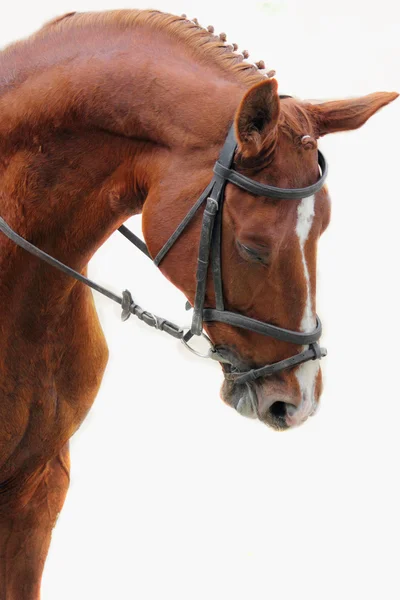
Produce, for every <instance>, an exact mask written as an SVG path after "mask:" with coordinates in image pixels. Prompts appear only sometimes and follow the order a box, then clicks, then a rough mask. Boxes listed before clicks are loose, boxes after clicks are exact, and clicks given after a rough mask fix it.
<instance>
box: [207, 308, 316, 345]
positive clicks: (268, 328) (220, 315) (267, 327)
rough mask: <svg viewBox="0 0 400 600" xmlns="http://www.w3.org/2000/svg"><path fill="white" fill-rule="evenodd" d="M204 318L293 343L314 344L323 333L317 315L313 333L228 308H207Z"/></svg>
mask: <svg viewBox="0 0 400 600" xmlns="http://www.w3.org/2000/svg"><path fill="white" fill-rule="evenodd" d="M203 319H204V321H206V322H212V321H217V322H219V323H226V324H227V325H232V326H233V327H240V328H242V329H247V330H248V331H254V333H261V334H262V335H267V336H269V337H272V338H274V339H275V340H279V341H281V342H289V343H291V344H297V345H299V346H305V345H307V344H312V343H314V342H316V341H317V340H319V338H320V337H321V335H322V325H321V321H320V320H319V318H318V316H317V323H316V326H315V329H314V331H312V332H311V333H303V332H300V331H292V330H291V329H284V328H283V327H277V326H275V325H271V324H270V323H264V322H263V321H258V320H257V319H252V318H251V317H246V316H245V315H241V314H240V313H233V312H229V311H227V310H223V311H220V310H216V309H215V308H205V309H204V314H203Z"/></svg>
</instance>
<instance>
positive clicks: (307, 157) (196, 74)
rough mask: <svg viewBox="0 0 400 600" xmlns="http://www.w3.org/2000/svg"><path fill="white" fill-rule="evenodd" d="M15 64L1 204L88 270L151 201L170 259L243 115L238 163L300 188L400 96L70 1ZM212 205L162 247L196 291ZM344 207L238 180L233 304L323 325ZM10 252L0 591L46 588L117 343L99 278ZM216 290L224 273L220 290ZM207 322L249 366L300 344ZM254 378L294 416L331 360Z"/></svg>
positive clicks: (0, 137) (6, 82)
mask: <svg viewBox="0 0 400 600" xmlns="http://www.w3.org/2000/svg"><path fill="white" fill-rule="evenodd" d="M0 73H1V84H0V85H1V87H0V143H1V152H0V157H1V163H0V177H1V179H0V198H1V202H0V207H1V208H0V216H1V217H3V218H4V219H5V221H7V223H8V224H9V225H10V226H11V227H12V228H13V229H14V230H15V231H17V232H18V233H19V234H20V235H21V236H23V237H24V238H26V239H28V240H29V241H31V242H32V243H33V244H35V245H36V246H38V247H39V248H41V249H43V250H45V251H46V252H47V253H49V254H51V255H52V256H55V257H56V258H58V259H59V260H61V261H63V262H64V263H66V264H68V265H70V266H71V267H73V268H74V269H76V270H78V271H80V272H85V271H86V265H87V264H88V262H89V260H90V258H91V257H92V255H93V254H94V252H95V251H96V250H97V249H98V248H99V246H101V245H102V244H103V242H104V241H105V240H106V239H107V238H108V237H109V236H110V235H111V234H112V233H113V232H114V231H115V230H116V229H117V228H118V227H119V226H120V225H121V224H122V223H123V222H124V221H125V220H126V219H127V218H128V217H130V216H131V215H134V214H138V213H140V212H142V213H143V231H144V235H145V239H146V242H147V244H148V247H149V250H150V253H151V254H152V255H153V256H154V255H155V254H156V253H157V252H158V251H159V249H160V248H161V247H162V245H163V244H164V242H165V241H166V240H167V239H168V237H169V236H170V235H171V233H172V232H173V231H174V229H175V228H176V226H177V225H178V224H179V223H180V221H181V220H182V218H183V217H184V215H185V214H186V213H187V211H188V210H189V208H190V207H191V206H192V205H193V204H194V202H195V201H196V199H197V198H198V197H199V196H200V194H201V192H202V191H203V190H204V188H205V187H206V186H207V184H208V182H209V181H210V178H211V176H212V169H213V164H214V162H215V160H216V159H217V157H218V153H219V151H220V149H221V147H222V145H223V143H224V140H225V137H226V135H227V132H228V129H229V126H230V124H231V123H232V122H234V126H235V134H236V138H237V142H238V149H237V152H236V156H235V169H236V170H238V171H239V172H241V173H243V174H246V175H247V176H249V177H252V178H253V179H255V180H257V181H259V182H262V183H268V184H271V185H274V186H278V187H281V188H299V187H305V186H308V185H311V184H312V183H314V182H315V181H316V180H317V179H318V176H319V171H318V165H317V142H316V140H317V138H318V137H320V136H323V135H325V134H327V133H332V132H335V131H344V130H349V129H355V128H358V127H360V126H361V125H362V124H363V123H365V122H366V120H367V119H368V118H369V117H370V116H371V115H373V114H374V113H375V112H376V111H377V110H378V109H379V108H381V107H382V106H384V105H386V104H388V103H389V102H391V101H392V100H394V99H395V98H396V97H397V94H395V93H385V92H380V93H374V94H370V95H367V96H365V97H362V98H355V99H351V100H339V101H332V102H325V103H320V104H315V103H313V104H311V103H307V102H301V101H299V100H297V99H292V98H285V99H282V100H280V98H279V96H278V93H277V83H276V80H275V79H272V78H271V75H272V74H271V73H266V72H265V70H264V65H263V64H258V65H252V64H250V63H249V62H246V60H244V57H243V55H242V54H239V53H237V52H236V48H234V47H232V46H229V45H227V44H226V42H225V37H224V36H223V35H221V37H217V36H214V35H213V33H212V30H211V28H209V29H208V30H205V29H202V28H201V27H200V26H199V25H198V24H197V23H196V22H191V21H188V20H187V19H186V18H184V17H175V16H172V15H167V14H162V13H159V12H156V11H136V10H132V11H128V10H126V11H125V10H124V11H115V12H106V13H99V14H90V13H89V14H74V13H72V14H68V15H65V16H64V17H61V18H59V19H56V20H54V21H52V22H51V23H49V24H47V25H46V26H45V27H43V28H42V29H41V30H40V31H39V32H38V33H36V34H35V35H33V36H32V37H30V38H29V39H27V40H24V41H23V42H18V43H16V44H13V45H11V46H10V47H8V48H7V49H6V50H4V51H3V52H2V53H1V54H0ZM201 212H202V211H200V212H199V214H197V215H196V218H195V219H194V221H193V222H192V223H191V225H190V226H189V227H188V229H187V230H186V231H185V233H184V234H183V235H182V236H181V237H180V238H179V240H178V241H177V242H176V244H175V245H174V246H173V247H172V249H171V251H170V252H169V253H168V255H167V256H166V257H165V260H164V261H163V262H162V263H161V271H162V272H163V273H164V275H165V276H166V277H167V278H168V279H169V280H170V281H171V282H172V283H173V284H174V285H176V286H177V287H178V288H180V289H181V290H182V291H183V292H184V293H185V294H186V297H187V298H188V299H189V301H190V302H191V303H192V304H193V300H194V294H195V286H196V276H195V273H196V262H197V250H198V239H199V232H200V224H201V214H200V213H201ZM329 213H330V201H329V196H328V193H327V190H326V188H325V187H324V188H323V189H322V190H321V191H320V192H318V193H317V194H316V195H315V196H312V197H308V198H305V199H304V200H298V201H290V202H289V201H288V202H285V201H280V200H271V199H267V198H260V197H256V196H253V195H252V194H251V193H249V192H247V191H244V190H242V189H240V188H238V187H235V186H233V185H231V184H228V185H227V187H226V192H225V208H224V213H223V225H222V231H223V238H222V270H223V285H224V296H225V301H226V305H227V306H228V307H229V309H230V310H232V311H236V312H239V313H242V314H244V315H247V316H250V317H253V318H256V319H259V320H261V321H266V322H269V323H273V324H276V325H279V326H280V327H285V328H287V329H292V330H297V331H303V332H307V331H310V328H311V329H312V328H313V327H314V325H315V291H316V251H317V242H318V239H319V236H320V235H321V234H322V232H323V231H324V230H325V228H326V227H327V225H328V223H329ZM0 263H1V278H0V300H1V314H2V320H1V339H0V344H1V352H0V357H1V364H0V386H1V397H0V422H1V428H0V598H7V600H28V599H29V600H33V599H38V598H39V595H40V582H41V576H42V570H43V566H44V562H45V558H46V555H47V551H48V547H49V543H50V536H51V531H52V528H53V527H54V524H55V522H56V518H57V515H58V513H59V512H60V510H61V508H62V505H63V502H64V498H65V495H66V492H67V488H68V481H69V454H68V440H69V438H70V437H71V436H72V435H73V434H74V432H75V431H76V430H77V428H78V427H79V425H80V424H81V423H82V421H83V420H84V418H85V416H86V414H87V413H88V411H89V409H90V407H91V405H92V403H93V401H94V398H95V397H96V394H97V391H98V389H99V386H100V383H101V380H102V375H103V372H104V369H105V366H106V363H107V357H108V353H107V345H106V342H105V339H104V337H103V333H102V330H101V327H100V324H99V320H98V317H97V315H96V311H95V308H94V303H93V297H92V293H91V291H90V290H89V289H88V288H86V287H85V286H84V285H82V284H81V283H77V282H76V281H74V280H73V279H71V278H69V277H68V276H66V275H65V274H63V273H60V272H59V271H57V270H55V269H54V268H52V267H51V266H49V265H47V264H45V263H44V262H42V261H40V260H38V259H37V258H35V257H33V256H31V255H30V254H27V253H26V252H25V250H23V249H21V248H19V247H17V246H16V245H15V244H14V243H13V242H12V241H10V240H9V239H8V238H6V237H5V236H4V235H3V234H0ZM213 302H214V292H213V290H212V288H211V286H210V282H209V286H208V292H207V298H206V305H209V306H214V304H213ZM206 329H207V332H208V334H209V336H210V338H211V339H212V341H213V343H214V344H215V345H216V346H217V347H218V348H221V349H224V351H225V352H226V353H228V354H229V355H230V357H231V361H232V363H233V364H236V365H238V367H239V368H249V367H254V366H260V365H264V364H266V363H271V362H275V361H279V360H282V359H284V358H286V357H288V356H291V355H292V354H293V353H294V351H299V350H301V347H300V348H293V344H291V343H288V342H283V341H279V340H274V339H271V338H269V337H265V336H261V335H259V334H257V333H254V332H251V331H245V330H242V329H238V328H235V327H233V326H232V325H227V324H223V323H209V324H208V325H207V327H206ZM254 388H255V393H256V396H257V401H258V407H259V413H260V415H261V418H262V420H263V421H265V422H266V423H268V424H269V425H271V426H272V427H274V428H276V429H283V428H288V427H291V426H294V425H298V424H300V423H301V422H303V421H304V420H305V419H306V418H307V417H308V416H310V415H311V414H312V413H313V412H314V411H315V409H316V407H317V404H318V402H319V398H320V395H321V373H320V368H319V361H318V360H314V361H310V362H308V363H305V364H303V365H300V366H298V367H296V368H293V369H291V370H285V371H282V372H281V373H279V374H278V375H276V376H273V377H270V378H264V379H262V380H260V381H258V382H257V383H256V384H254ZM247 394H248V390H247V388H246V387H244V388H243V387H241V386H235V385H234V384H233V383H232V382H230V381H228V380H226V381H224V384H223V387H222V397H223V399H224V400H225V401H226V402H227V403H228V404H230V405H232V406H234V407H236V408H237V409H238V410H241V411H242V412H244V413H246V412H247V413H249V412H251V410H250V408H249V406H250V405H249V401H248V396H247ZM289 408H290V410H288V409H289Z"/></svg>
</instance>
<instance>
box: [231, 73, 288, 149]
mask: <svg viewBox="0 0 400 600" xmlns="http://www.w3.org/2000/svg"><path fill="white" fill-rule="evenodd" d="M277 90H278V84H277V81H276V79H267V80H266V81H262V82H261V83H257V84H256V85H254V86H253V87H252V88H250V89H249V90H248V92H247V93H246V94H245V96H244V98H243V100H242V101H241V103H240V106H239V108H238V109H237V111H236V115H235V133H236V139H237V141H238V144H239V152H240V153H241V154H242V155H243V156H244V157H245V158H247V157H250V156H255V155H257V154H258V153H259V152H260V150H261V149H262V147H263V145H264V144H265V141H266V139H267V138H268V137H269V136H271V142H272V138H273V136H274V135H275V134H276V129H275V128H276V124H277V122H278V116H279V110H280V103H279V96H278V91H277Z"/></svg>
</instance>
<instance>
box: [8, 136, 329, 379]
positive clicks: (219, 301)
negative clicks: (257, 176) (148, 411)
mask: <svg viewBox="0 0 400 600" xmlns="http://www.w3.org/2000/svg"><path fill="white" fill-rule="evenodd" d="M236 148H237V142H236V139H235V133H234V128H233V125H232V127H231V128H230V130H229V133H228V135H227V138H226V140H225V143H224V146H223V148H222V150H221V153H220V156H219V158H218V160H217V162H216V163H215V166H214V175H213V178H212V180H211V182H210V183H209V185H208V186H207V187H206V189H205V190H204V192H203V193H202V194H201V196H200V198H199V199H198V200H197V201H196V203H195V204H194V205H193V207H192V208H191V209H190V210H189V212H188V213H187V215H186V216H185V217H184V219H183V220H182V221H181V223H180V224H179V225H178V227H177V228H176V230H175V231H174V232H173V233H172V235H171V236H170V237H169V238H168V240H167V241H166V242H165V244H164V246H163V247H162V248H161V250H160V251H159V252H158V254H157V255H156V257H155V258H154V260H153V262H154V264H155V265H156V266H159V264H160V263H161V261H162V260H163V258H164V257H165V255H166V254H167V253H168V251H169V250H170V248H171V247H172V246H173V245H174V243H175V242H176V241H177V239H178V238H179V236H180V235H181V234H182V232H183V231H184V229H185V228H186V227H187V225H188V224H189V223H190V222H191V220H192V219H193V217H194V216H195V215H196V213H197V211H198V210H199V209H200V207H201V206H202V204H203V203H204V202H205V203H206V206H205V208H204V212H203V221H202V228H201V234H200V242H199V253H198V262H197V287H196V294H195V301H194V306H193V319H192V325H191V328H190V329H189V331H187V332H186V333H185V331H184V329H183V328H181V327H179V326H178V325H176V324H175V323H172V322H171V321H169V320H168V319H164V318H162V317H159V316H157V315H154V314H153V313H151V312H148V311H145V310H144V309H143V308H141V307H140V306H139V305H138V304H136V303H135V302H134V300H133V298H132V295H131V293H130V292H129V291H128V290H125V291H124V292H122V296H118V295H117V294H115V293H114V292H112V291H110V290H108V289H107V288H105V287H103V286H101V285H99V284H97V283H95V282H94V281H92V280H91V279H89V278H87V277H85V276H84V275H82V274H81V273H78V272H77V271H75V270H74V269H72V268H71V267H68V266H67V265H65V264H64V263H62V262H60V261H59V260H57V259H56V258H54V257H52V256H50V255H49V254H47V253H46V252H44V251H43V250H40V249H39V248H37V247H36V246H35V245H33V244H31V243H30V242H28V241H27V240H26V239H24V238H23V237H21V236H20V235H18V234H17V233H16V232H15V231H14V230H13V229H12V228H11V227H10V226H9V225H8V224H7V223H6V222H5V221H4V219H2V218H1V217H0V231H2V232H3V233H4V234H5V235H6V236H7V237H8V238H9V239H10V240H12V241H13V242H14V243H15V244H17V245H18V246H20V247H21V248H23V249H24V250H26V251H27V252H30V253H31V254H33V255H34V256H36V257H37V258H39V259H41V260H43V261H44V262H46V263H48V264H49V265H51V266H53V267H55V268H56V269H58V270H60V271H62V272H63V273H65V274H66V275H68V276H70V277H73V278H74V279H76V280H77V281H80V282H82V283H84V284H85V285H87V286H88V287H90V288H92V289H93V290H96V291H97V292H99V293H100V294H103V296H106V297H107V298H109V299H110V300H113V301H114V302H117V303H118V304H120V305H121V307H122V314H121V318H122V320H123V321H126V320H127V319H128V318H129V317H130V316H131V315H134V316H136V317H138V318H139V319H140V320H141V321H143V322H144V323H145V324H146V325H148V326H150V327H155V328H156V329H159V330H160V331H164V332H165V333H168V334H169V335H171V336H172V337H174V338H176V339H180V340H182V342H183V343H184V344H185V346H186V347H187V348H188V349H189V350H190V351H192V352H194V353H195V354H197V355H199V356H204V357H207V358H212V359H214V360H217V361H219V362H224V363H229V361H228V360H227V359H226V358H224V357H223V356H222V355H221V354H220V353H219V352H218V350H217V349H216V348H215V347H214V346H213V344H212V342H211V340H209V338H208V337H207V336H206V335H205V334H204V333H203V321H205V322H220V323H226V324H228V325H231V326H233V327H239V328H242V329H246V330H248V331H253V332H255V333H258V334H261V335H266V336H269V337H272V338H274V339H276V340H280V341H283V342H289V343H292V344H296V345H302V346H308V348H305V349H303V351H302V352H299V353H298V354H295V355H293V356H291V357H289V358H286V359H284V360H281V361H279V362H275V363H272V364H267V365H265V366H263V367H260V368H257V369H250V370H249V371H237V370H236V369H235V368H234V367H233V365H231V371H230V372H228V373H225V378H226V379H228V380H231V381H232V382H233V383H235V384H247V385H248V384H249V383H251V382H254V381H256V380H257V379H259V378H261V377H267V376H270V375H272V374H274V373H277V372H279V371H282V370H284V369H289V368H293V367H294V366H296V365H299V364H302V363H304V362H307V361H309V360H319V359H321V358H322V357H323V356H325V355H326V353H327V352H326V350H325V349H324V348H320V346H319V344H318V340H319V339H320V337H321V334H322V327H321V322H320V320H319V318H318V317H316V325H315V328H314V330H313V331H311V332H309V333H303V332H299V331H292V330H290V329H284V328H283V327H278V326H276V325H272V324H270V323H264V322H263V321H258V320H257V319H253V318H250V317H246V316H245V315H242V314H240V313H236V312H230V311H227V310H225V307H224V297H223V288H222V270H221V230H222V208H223V201H224V192H225V186H226V183H227V182H229V183H232V184H233V185H236V186H238V187H240V188H242V189H244V190H246V191H248V192H249V193H251V194H253V195H256V196H264V197H266V198H274V199H281V200H299V199H303V198H306V197H308V196H312V195H314V194H316V193H317V192H318V191H319V190H321V188H322V187H323V185H324V183H325V180H326V176H327V172H328V169H327V163H326V160H325V158H324V156H323V155H322V153H321V152H320V151H318V164H319V167H320V170H321V174H320V177H319V179H318V181H317V182H316V183H314V184H312V185H310V186H307V187H304V188H295V189H286V188H277V187H274V186H270V185H267V184H262V183H259V182H257V181H255V180H253V179H250V178H249V177H246V176H244V175H241V174H240V173H238V172H237V171H235V170H234V169H233V168H232V165H233V159H234V154H235V151H236ZM119 231H120V233H122V235H124V236H125V237H126V238H127V239H128V240H129V241H130V242H131V243H133V244H134V245H135V246H136V247H137V248H138V249H139V250H140V251H141V252H143V253H144V254H145V255H146V256H148V257H149V258H151V254H150V252H149V250H148V248H147V246H146V244H145V243H144V242H143V241H142V240H141V239H140V238H138V237H137V236H136V235H135V234H134V233H132V232H131V231H130V230H129V229H128V228H127V227H125V225H121V227H120V228H119ZM209 265H210V267H211V270H212V275H213V283H214V290H215V299H216V306H215V308H204V303H205V296H206V283H207V274H208V270H209ZM187 307H189V308H190V304H189V303H187ZM195 335H196V336H203V337H205V338H206V339H207V340H208V341H209V342H210V346H211V347H210V349H209V351H208V353H207V355H200V354H199V353H198V352H197V351H196V350H194V349H193V348H191V347H190V346H189V344H188V342H189V341H190V339H191V338H192V337H193V336H195ZM229 364H230V363H229Z"/></svg>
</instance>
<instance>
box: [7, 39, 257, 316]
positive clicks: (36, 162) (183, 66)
mask: <svg viewBox="0 0 400 600" xmlns="http://www.w3.org/2000/svg"><path fill="white" fill-rule="evenodd" d="M65 35H67V34H65ZM70 35H71V33H70ZM136 37H137V40H138V45H137V48H136V49H135V51H133V49H132V48H130V49H131V51H130V53H126V52H124V49H125V44H126V36H124V35H120V36H119V37H118V41H117V40H115V42H113V52H114V54H113V57H112V60H110V59H109V57H108V56H107V57H106V59H105V58H104V52H103V53H100V52H99V55H98V57H97V58H95V59H93V52H94V45H95V43H97V44H98V46H99V49H100V47H102V44H103V43H104V40H103V39H101V38H99V39H97V41H96V42H93V43H91V44H89V46H90V53H89V56H90V58H87V59H86V57H85V52H84V51H83V52H82V57H81V60H79V61H73V60H72V61H71V62H68V61H67V60H66V59H67V58H68V56H65V55H62V54H61V55H60V48H62V47H63V45H62V44H61V41H62V40H59V39H56V38H54V39H50V40H47V45H46V47H45V48H46V53H47V54H46V60H48V63H49V64H48V69H43V56H42V54H41V47H40V43H39V42H40V40H39V42H34V43H33V45H32V46H31V47H28V48H27V49H25V52H29V53H30V57H29V60H27V65H28V66H27V67H26V68H27V71H26V73H25V72H24V73H23V72H21V73H20V74H19V77H18V84H15V85H13V84H12V83H10V78H9V75H8V71H7V69H8V66H7V62H4V61H3V64H2V67H1V69H2V70H5V78H4V79H5V80H7V81H8V84H7V90H6V91H5V93H3V94H2V95H1V94H0V114H1V115H2V117H1V121H0V140H1V144H2V146H3V148H2V149H0V152H1V154H2V158H3V169H2V174H1V175H0V177H1V179H0V189H1V196H2V201H1V204H0V208H1V210H0V214H1V216H3V218H4V219H5V220H6V221H8V222H9V224H10V225H11V227H14V228H15V229H16V230H17V232H18V233H20V234H21V235H23V236H26V237H28V238H29V239H30V241H32V242H33V243H35V244H37V245H38V246H39V247H41V248H42V249H44V250H45V251H47V252H48V253H50V254H53V255H55V256H56V257H57V258H59V259H60V260H61V261H64V262H66V263H67V264H69V265H70V266H71V267H73V268H75V269H78V270H81V269H82V268H84V267H85V265H86V264H87V262H88V261H89V259H90V257H91V256H92V255H93V253H94V252H95V251H96V249H97V248H98V247H99V246H100V245H101V244H102V243H103V242H104V241H105V240H106V239H107V237H108V236H109V235H110V234H111V233H112V232H113V231H115V229H116V228H117V227H118V226H119V225H120V224H121V223H122V222H123V221H124V220H125V219H126V218H128V217H129V216H131V215H132V214H135V213H138V212H140V211H141V210H142V207H143V203H144V200H145V198H146V196H147V195H151V193H152V191H153V190H154V189H157V188H158V187H159V185H160V181H161V180H163V183H166V182H167V179H168V176H169V173H170V172H171V170H174V171H175V170H176V168H177V167H178V168H180V173H181V175H182V176H183V174H184V172H185V169H186V171H187V179H189V178H190V175H191V174H192V178H193V176H196V173H199V172H202V170H204V169H208V168H210V167H211V166H212V162H213V161H214V160H215V158H216V156H217V154H218V151H219V149H220V147H221V144H222V142H223V139H224V137H225V135H226V132H227V129H228V125H229V121H230V120H231V119H232V117H233V114H234V111H235V109H236V107H237V105H238V103H239V101H240V98H241V96H242V95H243V89H244V88H245V87H246V86H244V84H243V83H240V84H239V83H238V82H236V81H234V80H232V77H225V76H224V75H223V74H222V73H220V72H218V71H216V69H215V67H213V66H207V65H204V64H202V65H199V64H197V65H196V64H195V62H194V59H188V57H187V56H186V57H185V56H184V54H182V55H179V54H176V53H174V52H171V48H170V47H169V48H167V46H168V45H170V44H171V43H172V42H171V40H166V39H164V38H163V37H162V35H160V36H158V37H157V36H156V37H155V34H154V32H146V31H141V32H140V35H138V36H136ZM111 38H112V36H109V37H108V38H107V40H108V41H107V43H111V42H110V39H111ZM74 40H75V41H74V44H73V51H74V52H76V46H77V45H78V44H79V34H76V35H75V37H74ZM129 40H130V41H129V44H130V45H132V37H131V35H130V36H129ZM64 41H65V40H64ZM51 44H53V45H54V52H53V53H52V51H51ZM82 44H83V38H82ZM156 46H158V47H156ZM64 47H65V48H66V51H65V52H71V45H69V44H68V43H65V44H64ZM56 48H57V51H56ZM83 48H85V45H84V44H83ZM118 50H120V52H118ZM167 50H169V51H167ZM17 51H18V48H17V50H14V51H13V52H17ZM20 51H21V52H22V51H23V50H20ZM35 52H36V53H37V55H38V57H40V58H41V62H40V69H37V72H36V71H35V60H34V56H35ZM160 55H161V56H164V57H165V58H163V60H162V62H161V61H160V60H159V59H158V58H156V57H157V56H160ZM54 56H55V57H56V58H54ZM32 57H33V58H32ZM19 58H20V59H21V57H19ZM22 58H23V57H22ZM11 59H12V60H11V61H10V62H11V64H13V56H12V53H11ZM14 59H15V57H14ZM57 61H62V64H63V66H62V67H61V68H59V65H57ZM19 64H23V61H21V60H20V61H19ZM65 65H66V66H65ZM55 67H57V68H55ZM77 99H78V100H77ZM188 169H190V171H188ZM183 178H185V177H183ZM175 180H176V173H174V174H173V176H172V179H171V181H174V182H175ZM178 183H179V179H178ZM201 185H203V184H202V183H201V184H200V186H201ZM0 268H2V280H3V281H2V283H0V294H1V297H2V298H3V300H4V301H5V302H6V301H7V298H6V297H7V294H8V296H10V293H12V294H14V296H15V294H16V293H18V294H20V295H22V296H24V295H25V294H26V293H29V292H30V293H31V294H33V295H34V297H35V298H37V299H38V305H39V306H40V305H42V308H43V304H46V303H48V302H51V303H52V305H53V306H54V305H55V303H54V300H53V298H54V294H55V295H56V296H57V297H58V298H61V297H62V294H63V290H64V291H65V295H66V296H68V294H69V293H70V290H71V289H72V287H73V286H74V285H75V284H74V282H73V281H71V280H69V279H68V278H67V277H66V276H64V275H58V274H57V273H55V272H54V269H53V268H52V267H49V266H47V265H43V264H41V263H40V262H39V261H38V259H36V258H31V257H28V256H27V255H26V253H24V251H23V250H20V249H17V248H15V247H14V246H13V245H12V242H9V241H8V240H5V239H1V240H0ZM21 271H22V273H25V275H22V277H21V276H20V277H19V281H20V283H21V286H22V287H20V289H18V291H17V290H16V289H15V287H14V288H12V287H11V286H10V280H11V281H14V280H15V277H13V274H15V273H16V272H18V273H19V275H21ZM51 291H52V292H53V293H50V292H51ZM38 295H39V296H40V298H38ZM66 296H65V297H66ZM8 302H10V298H8Z"/></svg>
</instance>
